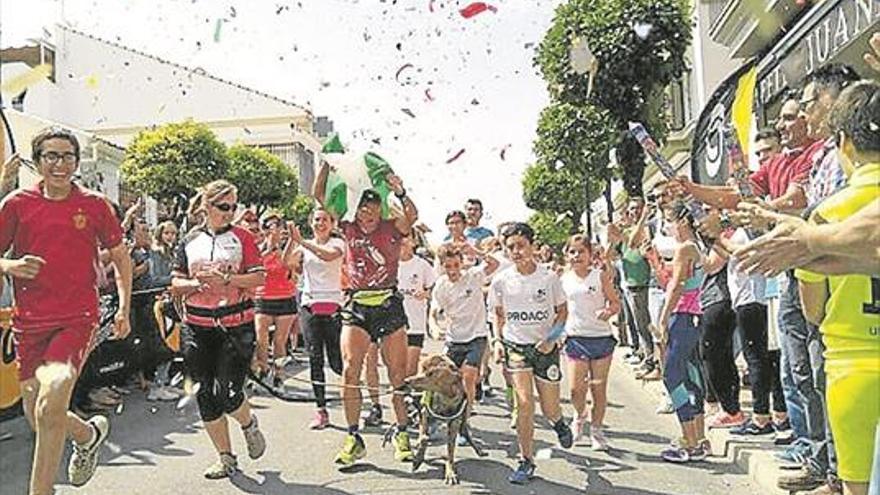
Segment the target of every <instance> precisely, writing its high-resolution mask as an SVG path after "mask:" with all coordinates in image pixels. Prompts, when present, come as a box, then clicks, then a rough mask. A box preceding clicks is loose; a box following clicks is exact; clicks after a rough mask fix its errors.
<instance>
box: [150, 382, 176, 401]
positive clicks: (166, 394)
mask: <svg viewBox="0 0 880 495" xmlns="http://www.w3.org/2000/svg"><path fill="white" fill-rule="evenodd" d="M179 398H180V397H179V396H178V395H177V394H175V393H173V392H171V391H170V390H168V389H167V388H165V387H162V386H158V385H153V386H152V387H150V393H148V394H147V400H148V401H150V402H156V401H157V400H158V401H163V402H171V401H175V400H177V399H179Z"/></svg>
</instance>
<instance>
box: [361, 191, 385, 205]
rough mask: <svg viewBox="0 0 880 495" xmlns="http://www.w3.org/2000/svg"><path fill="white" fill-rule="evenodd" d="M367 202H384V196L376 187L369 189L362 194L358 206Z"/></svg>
mask: <svg viewBox="0 0 880 495" xmlns="http://www.w3.org/2000/svg"><path fill="white" fill-rule="evenodd" d="M367 203H376V204H382V196H379V193H378V192H376V191H375V190H374V189H367V190H366V191H364V192H363V194H361V200H360V201H359V202H358V207H361V206H364V205H365V204H367Z"/></svg>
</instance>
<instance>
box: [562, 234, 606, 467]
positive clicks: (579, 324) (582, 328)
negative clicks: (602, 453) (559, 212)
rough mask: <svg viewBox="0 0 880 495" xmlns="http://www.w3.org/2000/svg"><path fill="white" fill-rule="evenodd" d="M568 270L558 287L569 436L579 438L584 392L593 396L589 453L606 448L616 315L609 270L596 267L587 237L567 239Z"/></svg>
mask: <svg viewBox="0 0 880 495" xmlns="http://www.w3.org/2000/svg"><path fill="white" fill-rule="evenodd" d="M565 255H566V257H567V259H568V270H566V272H565V273H564V274H563V275H562V289H563V290H564V291H565V295H566V300H567V303H568V309H569V312H568V319H567V320H566V321H565V334H566V341H565V355H566V356H568V371H569V373H571V403H572V405H573V406H574V409H575V411H577V419H575V422H574V425H575V426H574V437H575V438H576V439H577V438H579V437H580V436H581V435H582V433H583V431H584V426H585V423H586V421H587V419H588V417H587V415H586V413H587V411H586V400H587V391H588V390H589V392H590V394H591V395H592V397H593V405H592V409H591V411H590V416H589V419H590V426H589V429H588V430H587V431H588V432H589V435H590V443H591V446H592V448H593V450H608V441H607V440H606V439H605V433H604V427H603V424H602V423H603V420H604V419H605V408H606V407H607V404H608V401H607V397H606V390H607V389H608V370H609V368H610V367H611V356H612V355H613V353H614V346H615V345H617V340H615V338H614V336H613V335H614V334H613V331H612V329H611V324H610V323H609V322H608V319H609V318H611V317H612V316H614V315H615V314H617V313H618V312H619V311H620V299H619V298H618V297H617V291H616V290H614V280H613V278H614V275H613V273H611V271H609V270H607V269H604V267H605V266H607V265H606V264H604V263H603V264H602V265H601V266H602V267H603V268H596V267H595V266H593V265H594V263H593V250H592V249H591V246H590V243H589V242H588V241H587V239H586V237H585V236H583V235H581V234H576V235H573V236H571V238H570V239H569V240H568V242H567V243H566V245H565Z"/></svg>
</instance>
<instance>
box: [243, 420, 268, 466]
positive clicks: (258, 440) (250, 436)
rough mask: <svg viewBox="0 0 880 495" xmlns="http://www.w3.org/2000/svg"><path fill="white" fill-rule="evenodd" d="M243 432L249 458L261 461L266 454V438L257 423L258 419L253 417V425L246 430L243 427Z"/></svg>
mask: <svg viewBox="0 0 880 495" xmlns="http://www.w3.org/2000/svg"><path fill="white" fill-rule="evenodd" d="M241 431H242V432H244V440H245V443H246V444H247V451H248V457H250V458H251V459H259V458H260V457H262V455H263V453H264V452H266V437H264V436H263V432H261V431H260V423H259V422H257V417H256V416H254V415H251V424H250V425H248V426H247V427H246V428H245V427H242V428H241Z"/></svg>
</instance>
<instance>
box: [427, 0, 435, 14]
mask: <svg viewBox="0 0 880 495" xmlns="http://www.w3.org/2000/svg"><path fill="white" fill-rule="evenodd" d="M428 11H429V12H431V13H432V14H433V13H434V0H429V1H428Z"/></svg>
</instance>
